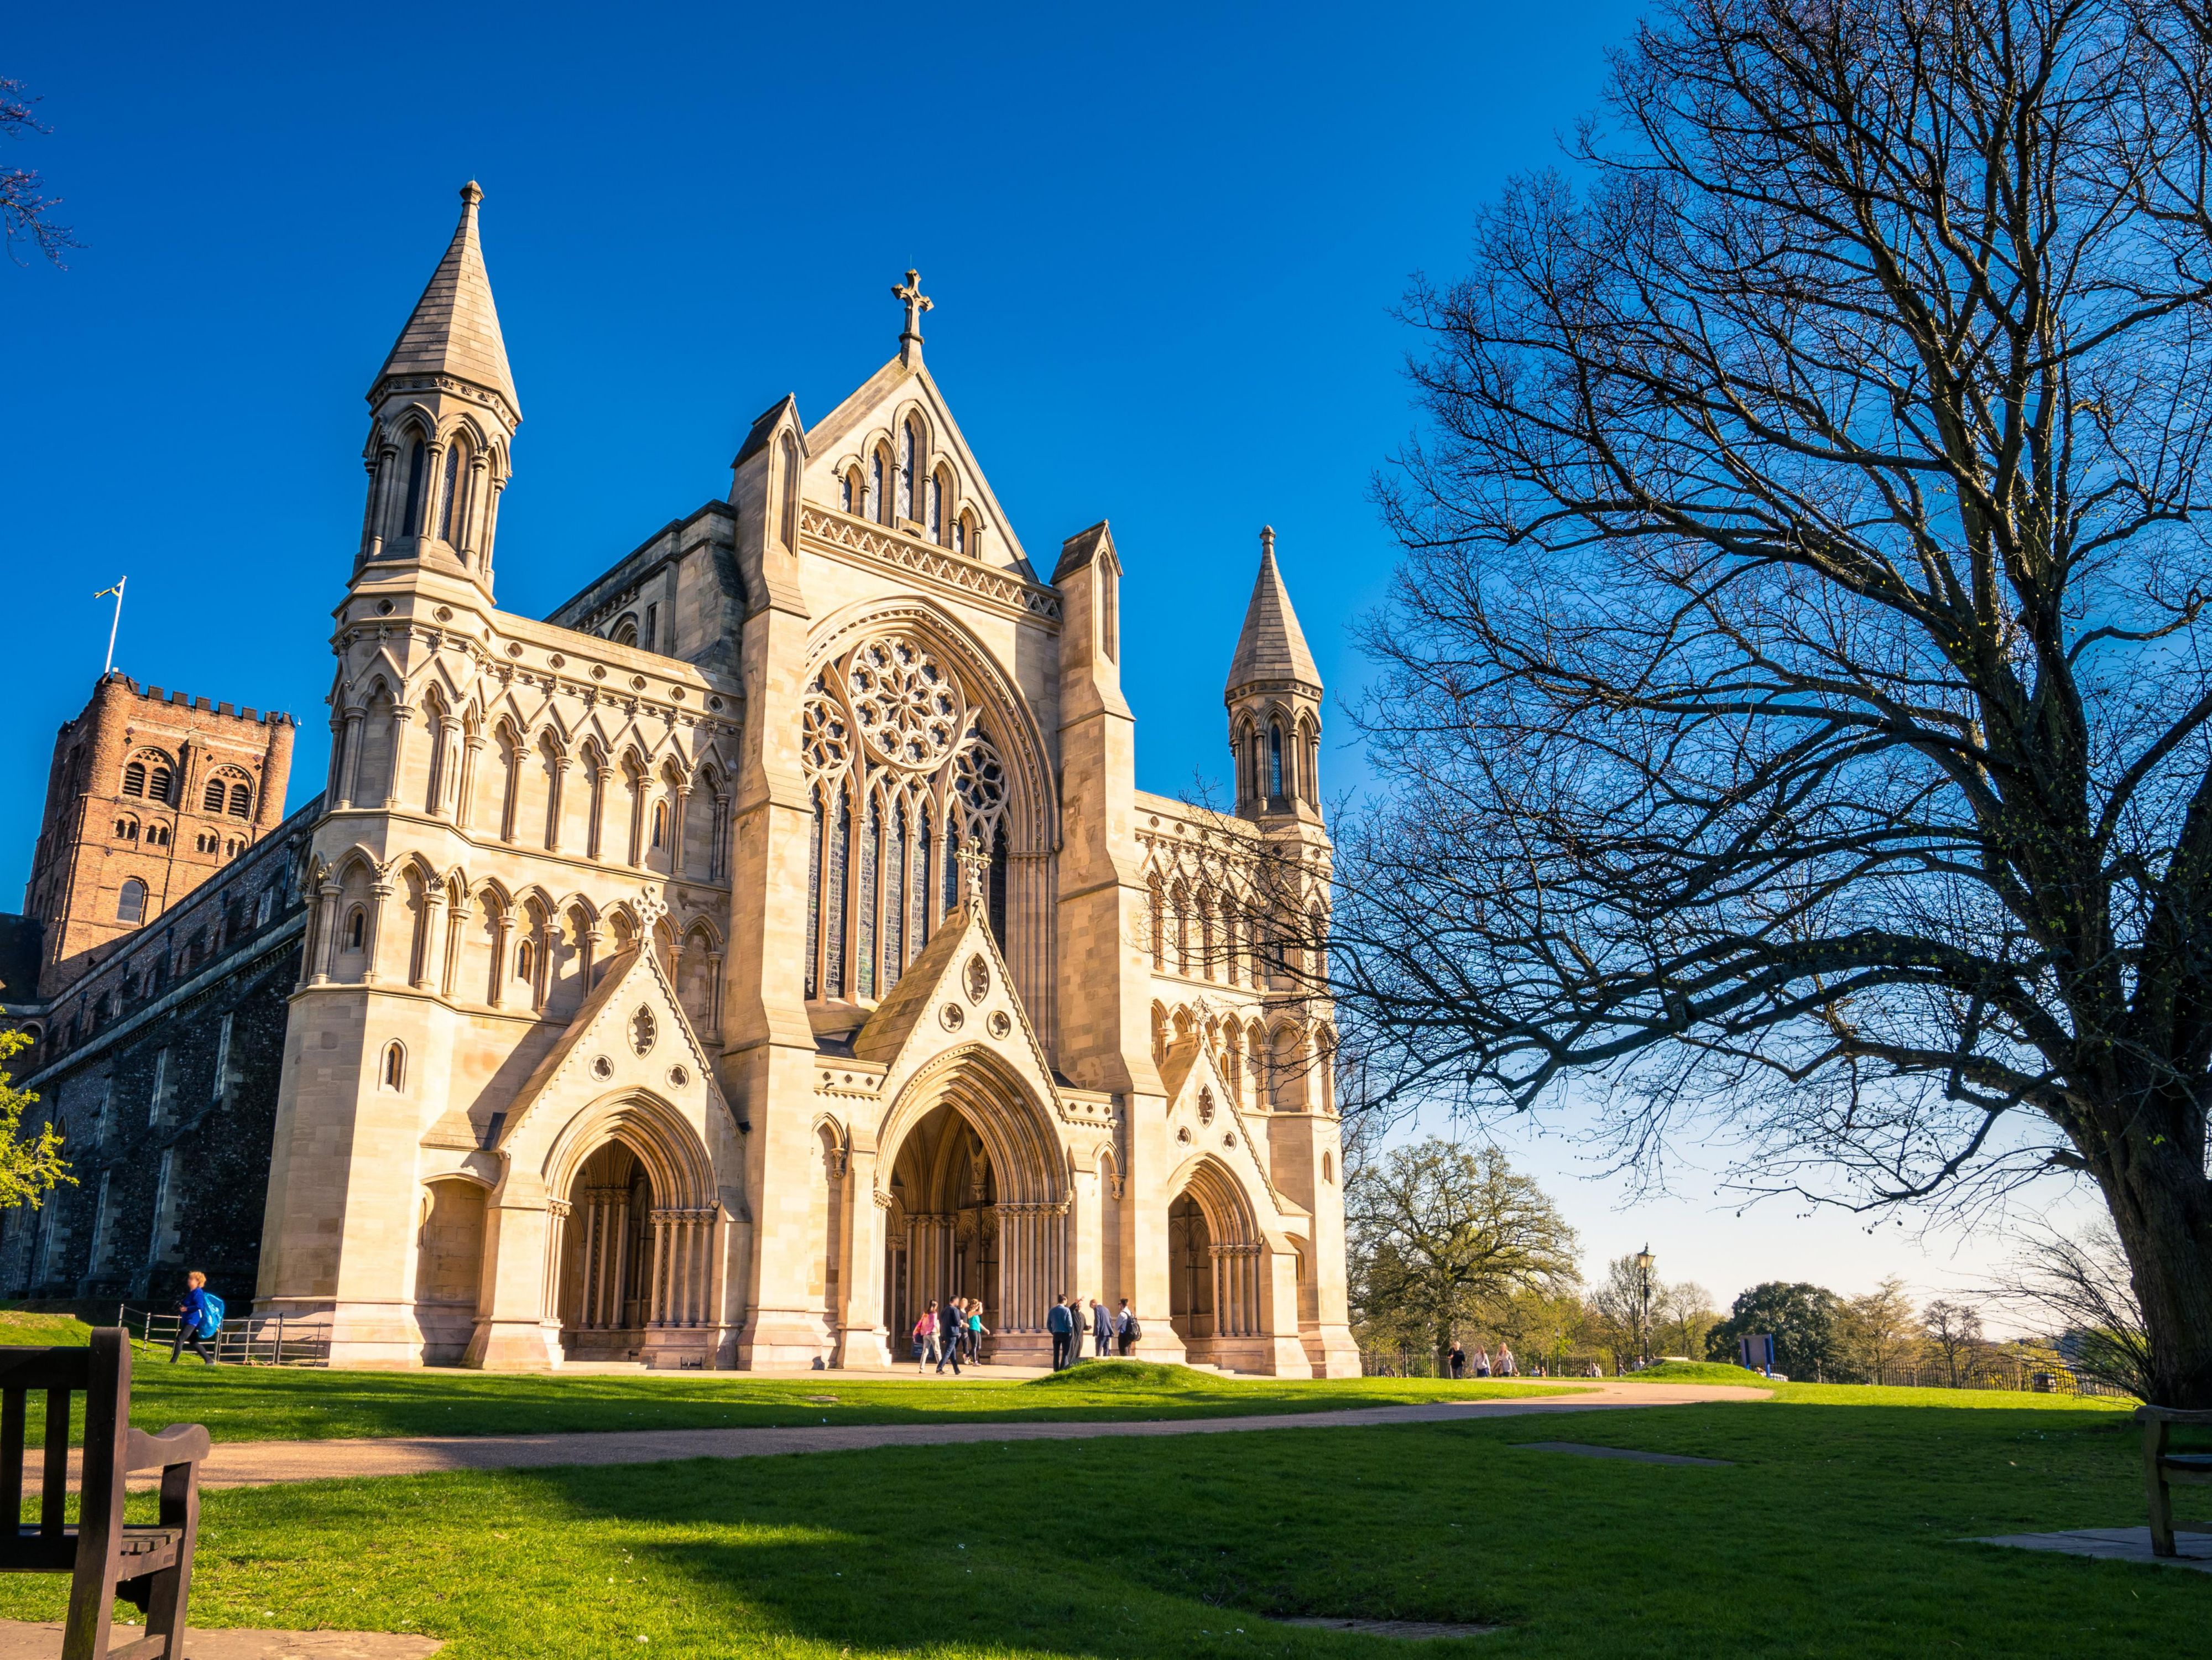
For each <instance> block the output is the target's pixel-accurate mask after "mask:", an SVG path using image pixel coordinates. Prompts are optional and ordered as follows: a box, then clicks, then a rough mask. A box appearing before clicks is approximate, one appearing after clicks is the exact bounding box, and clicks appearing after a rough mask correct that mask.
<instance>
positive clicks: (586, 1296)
mask: <svg viewBox="0 0 2212 1660" xmlns="http://www.w3.org/2000/svg"><path fill="white" fill-rule="evenodd" d="M653 1210H654V1206H653V1178H652V1177H649V1176H648V1175H647V1174H646V1169H645V1165H644V1164H643V1162H642V1161H641V1160H640V1159H639V1158H638V1156H637V1155H636V1154H635V1153H634V1152H631V1151H630V1150H629V1148H628V1147H626V1146H623V1144H622V1143H621V1142H619V1141H616V1142H611V1143H610V1144H609V1145H607V1146H604V1147H601V1148H600V1149H599V1151H598V1152H595V1153H593V1154H592V1156H591V1157H590V1158H587V1159H586V1160H585V1161H584V1167H583V1169H581V1170H580V1171H577V1172H576V1180H575V1183H574V1185H573V1186H572V1187H571V1188H570V1189H569V1190H568V1264H567V1268H568V1274H567V1283H566V1284H565V1285H563V1286H562V1288H561V1348H562V1353H565V1354H566V1355H567V1356H568V1359H571V1360H630V1359H636V1358H637V1355H638V1353H639V1352H640V1351H641V1349H642V1348H643V1347H644V1345H645V1329H646V1327H647V1324H648V1323H650V1320H651V1310H650V1304H651V1300H652V1256H653Z"/></svg>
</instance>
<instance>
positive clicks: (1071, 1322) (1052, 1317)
mask: <svg viewBox="0 0 2212 1660" xmlns="http://www.w3.org/2000/svg"><path fill="white" fill-rule="evenodd" d="M1044 1329H1046V1330H1047V1331H1048V1332H1050V1333H1051V1334H1052V1369H1053V1370H1054V1371H1064V1370H1065V1369H1066V1366H1067V1365H1068V1363H1069V1360H1070V1359H1071V1356H1070V1354H1069V1351H1070V1350H1071V1349H1073V1347H1075V1310H1073V1309H1072V1308H1070V1307H1069V1306H1068V1305H1067V1298H1065V1297H1062V1298H1060V1300H1059V1301H1057V1302H1055V1303H1054V1304H1053V1305H1052V1307H1051V1308H1050V1309H1048V1310H1046V1313H1045V1316H1044Z"/></svg>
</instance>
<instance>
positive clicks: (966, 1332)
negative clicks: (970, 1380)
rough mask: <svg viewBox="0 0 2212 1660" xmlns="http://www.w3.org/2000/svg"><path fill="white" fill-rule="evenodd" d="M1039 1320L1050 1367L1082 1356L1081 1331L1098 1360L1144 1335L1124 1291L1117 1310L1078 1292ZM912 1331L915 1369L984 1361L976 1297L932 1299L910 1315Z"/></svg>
mask: <svg viewBox="0 0 2212 1660" xmlns="http://www.w3.org/2000/svg"><path fill="white" fill-rule="evenodd" d="M1044 1324H1045V1329H1046V1330H1047V1331H1048V1332H1049V1333H1050V1334H1051V1335H1052V1369H1053V1370H1054V1371H1060V1370H1061V1369H1062V1368H1063V1367H1066V1366H1072V1365H1074V1364H1075V1362H1076V1361H1077V1360H1078V1359H1080V1358H1081V1357H1082V1353H1083V1337H1084V1334H1085V1333H1086V1332H1087V1333H1089V1334H1090V1335H1091V1343H1092V1345H1093V1353H1096V1354H1097V1357H1098V1358H1099V1359H1102V1360H1103V1359H1105V1358H1106V1357H1107V1356H1108V1355H1110V1354H1114V1353H1121V1354H1125V1355H1126V1354H1128V1353H1133V1351H1134V1350H1135V1348H1136V1347H1137V1341H1138V1340H1139V1338H1141V1337H1142V1336H1143V1335H1145V1331H1144V1327H1143V1326H1142V1325H1140V1324H1139V1323H1138V1320H1137V1313H1136V1310H1134V1309H1132V1308H1131V1307H1130V1306H1129V1299H1128V1298H1126V1297H1125V1298H1122V1299H1121V1308H1120V1309H1119V1310H1112V1309H1109V1308H1108V1307H1107V1306H1106V1305H1105V1304H1103V1303H1102V1302H1101V1301H1099V1300H1098V1298H1095V1297H1094V1298H1091V1305H1090V1308H1089V1309H1088V1310H1085V1307H1084V1305H1083V1304H1082V1303H1081V1302H1080V1301H1079V1300H1078V1299H1077V1298H1073V1297H1061V1298H1059V1299H1058V1300H1056V1301H1055V1302H1054V1304H1053V1305H1052V1308H1051V1310H1050V1311H1049V1312H1048V1313H1047V1314H1046V1316H1045V1317H1044ZM911 1335H912V1337H913V1341H914V1369H915V1371H916V1372H917V1373H919V1372H920V1371H921V1370H922V1368H923V1367H925V1366H927V1365H931V1364H932V1363H933V1362H934V1363H935V1365H936V1367H937V1370H938V1371H940V1372H942V1371H944V1370H945V1367H946V1366H947V1365H950V1366H951V1368H952V1375H953V1376H954V1377H958V1376H959V1375H960V1363H961V1362H962V1361H963V1360H965V1361H967V1362H968V1364H969V1365H977V1366H980V1365H982V1364H983V1340H984V1339H985V1338H986V1337H988V1336H989V1335H991V1331H990V1328H989V1327H987V1326H986V1325H985V1324H984V1323H983V1304H982V1301H981V1298H974V1297H949V1298H945V1301H944V1302H942V1303H938V1302H932V1303H930V1304H928V1305H927V1306H926V1307H925V1308H924V1309H923V1310H922V1311H921V1316H919V1317H918V1318H917V1319H916V1320H915V1323H914V1331H913V1333H912V1334H911Z"/></svg>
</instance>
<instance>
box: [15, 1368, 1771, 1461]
mask: <svg viewBox="0 0 2212 1660" xmlns="http://www.w3.org/2000/svg"><path fill="white" fill-rule="evenodd" d="M1746 1399H1765V1390H1762V1389H1733V1388H1729V1387H1726V1386H1716V1385H1707V1384H1696V1383H1608V1384H1601V1385H1597V1386H1594V1387H1590V1388H1586V1389H1579V1390H1577V1392H1576V1393H1575V1394H1573V1395H1538V1396H1534V1397H1531V1398H1527V1399H1522V1400H1516V1401H1439V1402H1424V1403H1422V1404H1419V1405H1413V1406H1403V1407H1367V1408H1352V1409H1350V1410H1347V1411H1343V1412H1299V1413H1276V1414H1255V1415H1252V1416H1249V1417H1243V1418H1177V1419H1155V1420H1139V1421H1122V1422H1110V1423H1096V1422H1093V1423H1042V1422H1037V1421H1035V1420H1031V1421H1028V1422H1017V1423H1006V1422H998V1423H991V1422H970V1423H949V1424H817V1425H806V1426H793V1427H790V1428H785V1429H715V1430H610V1431H604V1432H596V1433H586V1434H574V1435H469V1436H416V1437H392V1438H388V1439H377V1440H358V1441H219V1442H217V1443H216V1448H215V1451H214V1454H213V1456H210V1458H209V1459H208V1461H207V1462H205V1463H204V1464H203V1465H201V1466H200V1485H201V1486H203V1487H262V1486H266V1485H268V1484H269V1483H271V1482H276V1481H325V1480H329V1479H331V1478H333V1477H338V1476H361V1475H430V1474H434V1473H435V1472H437V1471H440V1470H489V1469H538V1468H546V1467H549V1466H553V1465H562V1464H653V1463H659V1462H662V1461H664V1460H666V1459H671V1458H759V1457H765V1456H772V1455H775V1454H779V1453H798V1452H851V1451H856V1450H861V1449H865V1448H869V1447H941V1446H952V1445H958V1444H964V1443H972V1442H977V1441H998V1442H1011V1441H1088V1440H1092V1439H1096V1438H1100V1437H1104V1436H1153V1435H1240V1434H1249V1433H1251V1432H1255V1431H1258V1430H1292V1429H1297V1430H1304V1429H1365V1428H1368V1427H1370V1426H1376V1425H1386V1424H1449V1423H1457V1422H1459V1421H1461V1420H1464V1419H1469V1418H1519V1417H1530V1416H1541V1415H1543V1414H1551V1413H1561V1412H1588V1411H1589V1410H1591V1409H1593V1408H1600V1409H1608V1410H1609V1409H1614V1408H1634V1407H1662V1406H1688V1405H1692V1404H1695V1403H1697V1402H1711V1401H1743V1400H1746ZM71 1473H72V1475H74V1474H75V1459H74V1456H72V1459H71ZM23 1475H24V1481H25V1484H26V1486H27V1487H32V1486H34V1485H35V1482H36V1469H35V1466H32V1467H27V1468H25V1470H24V1472H23ZM153 1479H155V1478H149V1485H150V1483H151V1481H152V1480H153ZM134 1485H136V1483H135V1481H134Z"/></svg>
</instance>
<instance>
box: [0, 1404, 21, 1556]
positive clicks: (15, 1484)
mask: <svg viewBox="0 0 2212 1660" xmlns="http://www.w3.org/2000/svg"><path fill="white" fill-rule="evenodd" d="M0 1518H5V1525H6V1526H8V1527H11V1528H12V1527H15V1525H17V1524H18V1523H21V1521H22V1519H23V1391H22V1390H21V1389H7V1390H5V1391H0Z"/></svg>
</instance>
